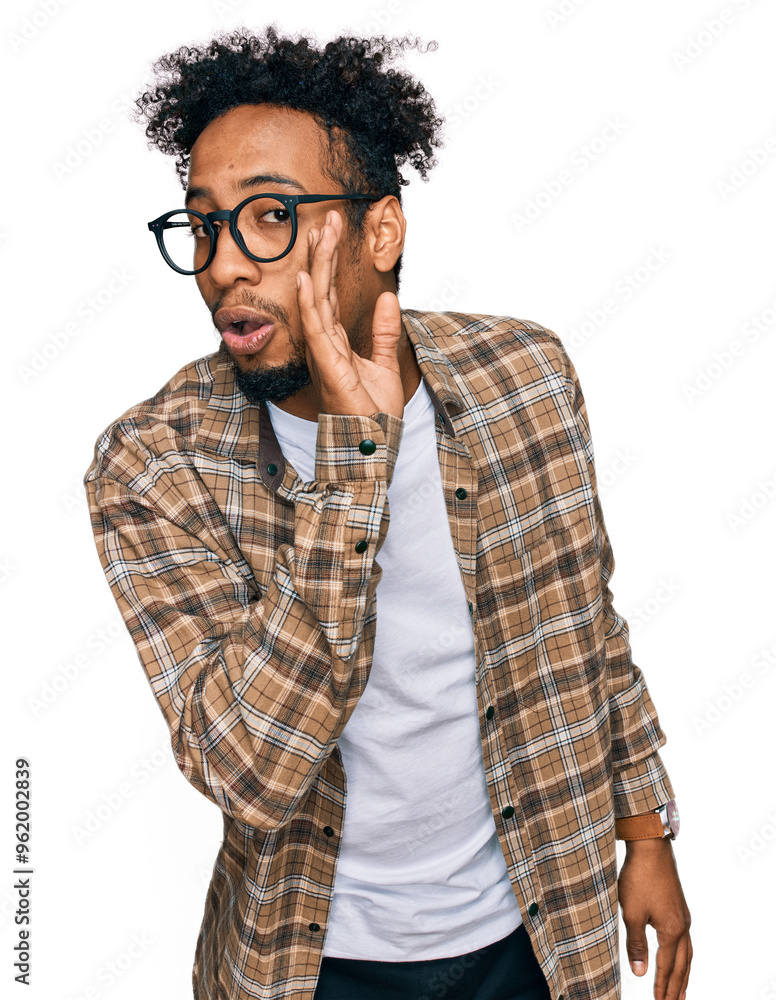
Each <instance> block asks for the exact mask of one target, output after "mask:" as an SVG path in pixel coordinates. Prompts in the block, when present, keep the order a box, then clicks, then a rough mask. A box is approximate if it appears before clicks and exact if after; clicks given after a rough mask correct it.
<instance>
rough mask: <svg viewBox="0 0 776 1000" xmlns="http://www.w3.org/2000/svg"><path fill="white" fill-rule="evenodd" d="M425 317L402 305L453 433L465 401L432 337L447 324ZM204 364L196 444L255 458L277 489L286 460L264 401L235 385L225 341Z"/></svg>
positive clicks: (431, 387) (423, 367)
mask: <svg viewBox="0 0 776 1000" xmlns="http://www.w3.org/2000/svg"><path fill="white" fill-rule="evenodd" d="M423 316H424V314H423V313H420V312H418V311H417V310H414V309H413V310H402V313H401V318H402V326H403V328H404V331H405V332H406V334H407V336H408V337H409V339H410V342H411V343H412V345H413V347H414V349H415V357H416V358H417V361H418V366H419V367H420V371H421V374H422V375H423V379H424V381H425V383H426V388H427V389H428V391H429V395H430V396H431V399H432V401H433V402H434V408H435V409H436V411H437V414H438V418H439V420H440V423H441V424H442V425H443V427H444V430H445V432H446V433H447V434H448V435H449V436H451V437H453V436H455V432H454V430H453V425H452V423H451V421H450V416H449V414H450V412H453V413H457V412H459V411H460V410H461V409H462V408H463V400H462V399H461V396H460V394H459V393H458V391H457V388H456V384H455V381H454V378H453V374H452V368H451V365H450V362H449V361H448V359H447V358H446V356H445V355H444V354H443V353H442V351H440V349H439V347H438V346H437V345H436V344H435V342H434V338H435V336H440V335H442V336H444V335H445V333H446V332H447V330H446V327H447V325H448V324H445V323H440V322H437V323H436V325H435V332H434V334H432V332H431V330H430V328H429V326H428V325H427V324H426V323H425V322H424V321H423V318H422V317H423ZM449 328H450V330H451V331H452V330H453V329H456V328H457V327H456V326H455V324H454V323H452V322H451V323H449ZM208 367H209V370H210V373H211V375H212V380H213V382H212V390H211V393H210V399H209V401H208V404H207V408H206V409H205V413H204V415H203V417H202V420H201V422H200V425H199V430H198V431H197V435H196V438H195V439H194V447H195V448H196V449H202V450H204V451H211V452H215V453H216V454H219V455H225V456H229V457H230V458H236V459H242V460H243V461H247V462H254V463H257V464H258V465H259V470H260V473H261V477H262V479H263V480H264V482H265V483H266V485H267V486H269V487H270V488H272V489H277V487H278V485H279V484H280V482H281V480H282V478H283V473H284V470H285V459H284V457H283V452H282V450H281V448H280V444H279V443H278V440H277V438H276V436H275V432H274V430H273V428H272V421H271V419H270V416H269V412H268V411H267V407H266V405H265V404H264V403H261V404H260V405H258V406H257V405H256V404H253V403H250V402H249V401H248V399H247V398H246V397H245V395H244V394H243V393H242V391H241V390H240V388H239V387H238V386H237V383H236V382H235V379H234V368H233V363H232V359H231V357H230V356H229V354H228V352H227V351H226V348H225V346H224V344H223V341H222V342H221V344H220V346H219V348H218V350H217V351H216V352H215V354H212V355H211V356H210V358H209V359H208Z"/></svg>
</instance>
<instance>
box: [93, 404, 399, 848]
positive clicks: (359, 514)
mask: <svg viewBox="0 0 776 1000" xmlns="http://www.w3.org/2000/svg"><path fill="white" fill-rule="evenodd" d="M402 430H403V422H402V420H400V419H399V418H397V417H395V416H393V415H391V414H384V413H377V414H374V415H373V416H372V417H361V416H342V415H326V416H324V417H323V418H322V419H321V420H320V421H319V428H318V438H317V449H316V476H317V477H318V478H317V479H316V480H315V481H314V482H310V483H304V484H302V486H301V488H300V489H299V490H298V492H296V493H295V495H294V530H293V541H292V543H291V544H281V545H279V546H278V548H277V551H276V553H275V557H274V565H273V566H272V567H270V573H269V579H270V583H269V586H268V587H266V592H264V593H260V594H259V593H258V592H257V587H256V582H255V578H254V576H253V574H252V572H251V571H250V567H248V566H247V565H246V564H245V562H244V560H243V559H241V558H240V555H241V554H240V553H239V551H238V550H237V548H236V542H235V541H234V539H233V537H232V536H229V537H232V547H231V551H229V546H228V545H227V544H226V543H225V541H224V536H225V535H228V534H229V532H228V531H226V530H225V527H224V525H225V521H224V518H223V515H222V512H221V511H220V510H219V509H218V508H217V507H216V506H215V501H214V499H213V497H212V496H211V495H210V494H209V493H208V491H207V489H206V488H205V486H204V484H203V483H202V481H201V479H200V478H199V476H198V475H197V474H196V470H195V469H194V467H193V465H192V463H191V461H190V459H189V460H187V456H186V455H184V454H182V452H181V450H176V449H172V448H169V447H160V446H159V438H160V437H163V436H164V432H160V431H158V430H154V429H153V428H152V429H151V430H150V431H149V430H147V429H146V430H141V429H140V428H139V427H138V425H137V423H135V422H134V421H131V420H123V421H119V422H117V423H116V424H114V425H113V426H112V427H111V428H109V429H108V431H106V433H105V434H104V435H102V437H101V439H100V440H99V441H98V442H97V447H96V449H95V459H94V461H93V463H92V465H91V466H90V468H89V470H88V471H87V473H86V476H85V479H84V485H85V487H86V494H87V499H88V503H89V511H90V516H91V522H92V529H93V532H94V538H95V542H96V546H97V551H98V554H99V557H100V561H101V563H102V566H103V569H104V571H105V574H106V577H107V580H108V583H109V585H110V588H111V591H112V592H113V595H114V597H115V599H116V602H117V604H118V607H119V609H120V611H121V615H122V618H123V620H124V622H125V624H126V626H127V628H128V629H129V632H130V634H131V635H132V638H133V640H134V642H135V645H136V647H137V651H138V655H139V657H140V660H141V663H142V666H143V668H144V670H145V672H146V675H147V677H148V680H149V682H150V684H151V687H152V690H153V693H154V695H155V697H156V699H157V701H158V704H159V706H160V708H161V710H162V713H163V714H164V717H165V720H166V722H167V724H168V726H169V728H170V733H171V739H172V746H173V751H174V754H175V759H176V761H177V764H178V767H179V768H180V770H181V771H182V773H183V774H184V776H185V777H186V778H187V780H188V781H190V782H191V784H192V785H193V786H194V787H195V788H197V789H198V790H199V791H200V792H201V793H202V794H203V795H205V796H207V797H208V798H209V799H211V800H212V801H213V802H215V803H216V804H217V805H218V806H219V807H220V808H221V809H222V810H223V811H224V812H226V813H228V814H229V815H231V816H233V817H235V818H236V819H238V820H240V821H242V822H244V823H246V824H248V825H250V826H253V827H257V828H260V829H263V830H265V831H268V830H273V829H276V828H278V827H280V826H281V825H283V824H285V823H287V822H288V821H289V820H290V819H291V817H292V816H293V814H294V812H295V811H296V810H297V809H298V808H299V806H300V805H301V803H302V802H303V800H304V798H305V797H306V795H307V793H308V791H309V789H310V786H311V785H312V783H313V781H314V779H315V777H316V775H317V773H318V771H319V770H320V768H321V766H322V765H323V763H324V761H325V760H326V758H327V756H328V755H329V754H330V753H331V751H332V750H333V748H334V746H335V743H336V739H337V737H338V736H339V734H340V732H341V730H342V728H343V727H344V725H345V723H346V721H347V718H348V717H349V714H350V712H352V710H353V708H354V707H355V703H356V701H357V698H356V699H355V700H354V697H353V695H352V694H351V695H350V698H348V695H349V691H350V689H351V685H352V682H353V680H354V678H355V677H356V676H358V680H359V683H360V685H361V689H363V684H365V683H366V677H367V676H368V670H369V663H370V662H371V654H370V655H368V656H359V655H357V653H358V651H359V649H360V647H361V645H362V643H363V642H364V640H365V639H366V640H367V641H368V642H373V641H374V614H373V613H371V614H370V612H372V603H373V598H374V597H375V592H376V588H377V583H378V581H379V578H380V568H379V565H378V564H377V563H375V556H376V554H377V552H378V551H379V548H380V546H381V545H382V542H383V540H384V538H385V535H386V532H387V529H388V523H389V511H388V504H387V490H388V486H389V484H390V481H391V477H392V474H393V468H394V465H395V462H396V457H397V454H398V448H399V442H400V440H401V435H402ZM365 438H370V439H371V440H372V441H374V443H375V445H376V447H375V451H374V453H373V454H371V455H363V454H362V453H361V452H360V450H359V448H358V445H359V443H360V442H361V441H363V440H364V439H365ZM238 495H239V494H238ZM235 502H236V501H235ZM227 527H228V526H227ZM270 530H271V527H270ZM266 570H267V568H266V567H265V568H264V572H262V574H261V578H262V579H266V578H267V576H268V574H267V571H266Z"/></svg>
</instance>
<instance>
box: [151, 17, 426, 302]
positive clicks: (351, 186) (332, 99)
mask: <svg viewBox="0 0 776 1000" xmlns="http://www.w3.org/2000/svg"><path fill="white" fill-rule="evenodd" d="M317 45H318V43H317V42H316V40H315V39H314V38H313V39H310V38H304V37H297V38H281V37H279V35H278V33H277V30H276V29H275V27H274V25H273V26H270V27H267V28H265V29H264V32H263V34H260V35H257V34H254V33H251V32H250V31H248V30H247V29H246V28H244V27H241V28H238V29H237V30H235V31H232V32H230V33H224V34H221V35H219V36H217V37H215V38H214V39H213V40H212V41H210V42H209V43H208V44H207V45H205V46H202V47H198V48H197V47H188V46H183V47H181V48H179V49H178V50H177V51H175V52H171V53H169V54H167V55H165V56H162V57H161V58H159V59H157V60H156V62H154V63H153V70H154V73H155V75H156V85H155V86H154V87H153V89H150V90H147V91H145V93H143V94H141V96H140V97H138V98H137V100H136V101H135V104H136V106H137V111H136V112H135V113H134V115H133V117H134V119H135V120H136V121H138V122H143V121H147V125H146V128H145V134H146V136H147V137H148V139H149V147H156V148H157V149H159V150H160V151H161V152H162V153H167V154H169V155H174V156H175V157H176V161H175V167H176V171H177V173H178V176H179V178H180V180H181V184H182V185H183V186H184V187H185V186H186V173H187V170H188V166H189V162H190V154H191V149H192V146H193V145H194V143H195V142H196V140H197V138H198V137H199V135H200V134H201V133H202V131H203V130H204V129H205V127H206V126H207V125H208V124H209V123H210V122H212V121H213V120H214V119H215V118H217V117H218V116H219V115H222V114H224V113H225V112H226V111H228V110H230V109H231V108H234V107H237V106H238V105H241V104H263V103H266V104H275V105H279V106H283V107H287V108H293V109H295V110H299V111H307V112H309V113H310V114H312V115H313V116H314V118H315V120H316V121H317V123H318V124H319V125H320V126H321V128H322V129H323V130H324V131H325V133H326V135H327V136H328V144H329V152H330V161H329V162H328V163H327V164H325V165H324V170H325V173H326V174H327V176H328V177H330V178H331V180H332V181H334V182H335V183H336V184H340V185H342V189H343V190H346V191H358V190H364V191H372V192H374V193H376V194H379V195H380V196H381V197H384V196H385V195H388V194H392V195H395V196H396V197H397V198H398V200H399V203H401V193H400V189H401V186H402V185H406V184H408V183H409V181H408V180H406V179H405V178H404V177H403V176H402V175H401V173H400V171H399V168H400V167H401V166H403V165H404V164H405V163H410V164H411V165H412V166H413V167H414V168H415V169H416V170H417V171H418V173H419V174H420V175H421V177H422V178H423V180H427V175H428V171H429V169H430V168H431V167H433V166H434V165H435V164H436V159H435V158H434V156H433V148H432V147H439V146H441V144H442V142H441V139H440V134H439V133H440V128H441V125H442V121H443V119H442V118H439V117H437V114H436V108H435V105H434V102H433V100H432V98H431V96H430V95H429V94H428V93H427V91H426V90H425V89H424V87H423V86H422V85H421V84H420V83H419V82H418V81H417V80H415V79H414V78H413V77H412V76H410V75H409V74H408V73H400V72H397V71H396V70H395V69H389V68H386V67H384V63H385V62H387V61H389V60H390V59H392V58H393V57H395V55H396V54H397V53H398V52H399V51H403V50H404V49H406V48H418V49H419V50H420V51H429V50H433V49H435V48H436V47H437V45H436V42H430V43H429V44H428V45H427V46H426V48H425V49H423V48H422V45H421V43H420V42H419V40H418V39H414V40H413V39H409V38H402V39H396V38H394V39H387V38H386V37H385V36H384V35H381V36H377V37H373V38H361V39H359V38H349V37H341V38H336V39H334V40H333V41H331V42H329V43H328V44H327V45H326V46H325V47H324V48H323V49H321V48H319V47H317ZM368 207H369V203H368V202H353V201H351V202H346V203H345V213H346V216H347V218H348V221H349V223H350V227H351V235H352V236H354V237H356V238H358V237H360V236H362V235H363V222H364V217H365V215H366V212H367V211H368ZM400 269H401V257H399V259H398V261H397V262H396V266H395V267H394V275H395V277H396V281H397V287H398V278H399V271H400Z"/></svg>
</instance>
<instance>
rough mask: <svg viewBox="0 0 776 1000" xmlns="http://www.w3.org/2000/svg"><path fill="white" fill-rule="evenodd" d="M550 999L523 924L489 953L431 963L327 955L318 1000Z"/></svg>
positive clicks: (486, 949)
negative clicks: (380, 960)
mask: <svg viewBox="0 0 776 1000" xmlns="http://www.w3.org/2000/svg"><path fill="white" fill-rule="evenodd" d="M436 998H438V1000H549V998H550V991H549V989H548V987H547V981H546V980H545V978H544V975H543V973H542V970H541V967H540V966H539V963H538V962H537V960H536V956H535V955H534V953H533V948H532V947H531V941H530V939H529V937H528V932H527V931H526V929H525V927H523V925H522V924H521V925H520V927H517V928H516V929H515V930H514V931H512V933H511V934H509V935H507V937H505V938H503V939H502V940H501V941H496V942H495V943H494V944H489V945H488V946H487V947H486V948H480V949H478V950H477V951H472V952H469V954H467V955H458V956H457V957H455V958H434V959H429V960H428V961H425V962H365V961H361V960H357V959H351V958H331V957H329V956H324V957H323V960H322V962H321V971H320V975H319V977H318V986H317V988H316V990H315V997H314V1000H436Z"/></svg>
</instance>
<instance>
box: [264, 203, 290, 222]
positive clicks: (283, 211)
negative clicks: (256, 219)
mask: <svg viewBox="0 0 776 1000" xmlns="http://www.w3.org/2000/svg"><path fill="white" fill-rule="evenodd" d="M290 219H291V213H290V212H289V211H288V209H287V208H282V207H278V208H270V209H267V211H266V212H263V213H262V215H261V218H260V221H261V222H268V223H271V224H272V223H274V224H276V225H277V224H280V223H284V222H289V221H290Z"/></svg>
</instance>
